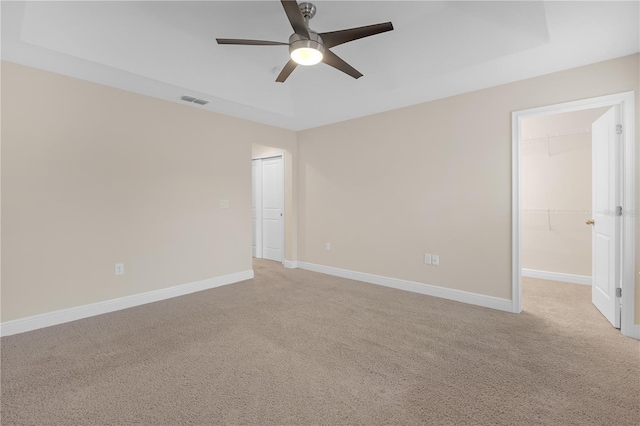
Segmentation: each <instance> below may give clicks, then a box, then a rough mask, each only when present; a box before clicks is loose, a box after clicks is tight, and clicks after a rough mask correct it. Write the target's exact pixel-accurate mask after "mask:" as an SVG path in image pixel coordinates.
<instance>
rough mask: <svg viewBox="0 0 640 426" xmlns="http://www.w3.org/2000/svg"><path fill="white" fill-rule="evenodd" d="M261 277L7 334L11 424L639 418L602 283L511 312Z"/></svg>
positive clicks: (259, 266) (535, 285) (528, 291)
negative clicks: (597, 297) (603, 311)
mask: <svg viewBox="0 0 640 426" xmlns="http://www.w3.org/2000/svg"><path fill="white" fill-rule="evenodd" d="M255 271H256V278H255V279H254V280H250V281H245V282H242V283H238V284H234V285H230V286H225V287H221V288H217V289H213V290H209V291H204V292H200V293H196V294H192V295H188V296H184V297H180V298H176V299H172V300H167V301H162V302H158V303H154V304H150V305H144V306H140V307H136V308H132V309H128V310H125V311H120V312H115V313H111V314H106V315H102V316H99V317H93V318H88V319H85V320H81V321H76V322H73V323H68V324H63V325H60V326H55V327H51V328H47V329H42V330H36V331H33V332H29V333H25V334H22V335H16V336H10V337H5V338H2V342H1V343H2V379H1V380H2V382H1V384H2V424H3V425H4V426H8V425H36V424H37V425H94V424H108V425H131V424H144V425H186V424H190V425H209V424H254V425H266V424H279V425H286V424H292V425H293V424H300V425H309V424H325V425H337V424H364V425H373V424H438V425H480V424H486V425H497V424H505V425H526V424H536V425H538V424H543V425H591V424H593V425H611V424H616V425H637V424H638V420H639V418H640V417H639V415H640V414H639V413H640V411H639V410H640V342H638V341H634V340H631V339H628V338H625V337H623V336H621V335H620V333H619V332H618V331H617V330H615V329H613V328H612V327H611V326H609V325H608V323H607V322H606V321H605V320H604V319H603V318H602V317H601V316H600V314H599V313H598V312H597V311H596V310H595V308H593V307H592V306H591V304H590V302H589V298H590V296H589V290H590V289H589V288H588V287H586V286H579V285H573V284H565V283H557V282H548V281H547V282H544V281H538V280H526V282H525V283H524V297H523V300H524V309H525V312H524V313H523V314H521V315H514V314H509V313H504V312H498V311H493V310H490V309H485V308H480V307H474V306H471V305H465V304H462V303H457V302H451V301H446V300H442V299H436V298H431V297H427V296H423V295H418V294H413V293H408V292H403V291H399V290H394V289H389V288H384V287H379V286H375V285H371V284H365V283H359V282H356V281H350V280H345V279H339V278H335V277H330V276H327V275H322V274H317V273H313V272H308V271H302V270H286V269H284V268H283V267H282V266H281V265H280V264H277V263H274V262H269V261H256V262H255Z"/></svg>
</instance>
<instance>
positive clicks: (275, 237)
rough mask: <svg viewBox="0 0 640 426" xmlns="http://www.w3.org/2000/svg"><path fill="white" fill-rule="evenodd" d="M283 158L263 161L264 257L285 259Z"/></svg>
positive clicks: (280, 260) (278, 259)
mask: <svg viewBox="0 0 640 426" xmlns="http://www.w3.org/2000/svg"><path fill="white" fill-rule="evenodd" d="M283 176H284V175H283V167H282V157H275V158H266V159H264V160H262V257H264V258H265V259H270V260H277V261H279V262H282V259H283V232H282V231H283V226H282V223H283V202H282V201H283V198H284V184H283V182H284V180H283Z"/></svg>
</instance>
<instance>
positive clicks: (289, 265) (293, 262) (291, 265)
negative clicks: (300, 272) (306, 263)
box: [284, 259, 298, 269]
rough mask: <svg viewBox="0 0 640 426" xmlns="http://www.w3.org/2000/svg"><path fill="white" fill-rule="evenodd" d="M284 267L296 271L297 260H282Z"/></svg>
mask: <svg viewBox="0 0 640 426" xmlns="http://www.w3.org/2000/svg"><path fill="white" fill-rule="evenodd" d="M284 267H285V268H288V269H296V268H297V267H298V261H297V260H287V259H285V260H284Z"/></svg>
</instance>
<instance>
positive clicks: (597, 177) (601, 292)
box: [591, 107, 620, 328]
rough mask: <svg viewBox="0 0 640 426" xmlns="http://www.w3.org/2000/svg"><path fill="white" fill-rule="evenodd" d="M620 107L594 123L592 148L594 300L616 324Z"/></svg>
mask: <svg viewBox="0 0 640 426" xmlns="http://www.w3.org/2000/svg"><path fill="white" fill-rule="evenodd" d="M619 123H620V121H619V109H618V107H613V108H611V109H610V110H609V111H607V112H606V113H604V114H603V115H602V116H601V117H600V118H598V119H597V120H596V121H595V122H594V123H593V125H592V136H591V137H592V149H593V153H592V156H593V163H592V164H593V172H592V176H593V199H592V205H593V208H592V210H593V221H594V223H593V225H592V227H593V231H592V250H593V252H592V271H591V273H592V275H591V277H592V280H593V285H592V289H591V291H592V293H591V300H592V301H593V304H594V305H595V306H596V308H598V310H600V312H602V314H603V315H604V316H605V317H606V318H607V320H609V322H610V323H611V324H613V326H614V327H617V328H619V327H620V301H619V299H617V298H616V287H617V286H619V284H618V283H619V282H620V272H619V267H618V265H619V259H620V257H619V253H620V244H619V243H620V242H619V239H618V238H619V229H620V218H619V216H617V215H616V206H618V205H619V200H620V199H619V197H620V195H619V194H620V191H619V188H620V178H619V174H618V155H619V149H620V148H619V146H620V138H619V136H618V134H617V133H616V125H617V124H619Z"/></svg>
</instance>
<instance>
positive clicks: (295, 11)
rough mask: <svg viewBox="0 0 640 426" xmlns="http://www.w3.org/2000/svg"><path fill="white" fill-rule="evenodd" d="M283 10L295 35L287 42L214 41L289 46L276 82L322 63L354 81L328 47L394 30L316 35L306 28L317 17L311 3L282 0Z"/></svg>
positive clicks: (370, 28)
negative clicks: (289, 56)
mask: <svg viewBox="0 0 640 426" xmlns="http://www.w3.org/2000/svg"><path fill="white" fill-rule="evenodd" d="M281 3H282V7H284V11H285V13H286V14H287V18H289V22H290V23H291V26H292V27H293V31H294V33H293V34H292V35H291V37H289V42H288V43H282V42H278V41H267V40H244V39H235V38H217V39H216V40H217V41H218V44H240V45H250V46H289V53H290V55H291V59H290V60H289V62H287V64H286V65H285V66H284V68H283V69H282V71H281V72H280V75H278V78H277V79H276V81H277V82H279V83H284V81H285V80H286V79H287V77H289V75H291V73H292V72H293V70H294V69H295V68H296V67H297V66H298V65H315V64H317V63H319V62H324V63H325V64H327V65H330V66H332V67H334V68H336V69H338V70H340V71H342V72H344V73H346V74H348V75H350V76H351V77H353V78H360V77H362V74H361V73H360V72H358V70H356V69H355V68H353V67H352V66H351V65H349V64H348V63H346V62H345V61H343V60H342V59H341V58H340V57H338V55H336V54H335V53H333V52H332V51H331V50H329V49H330V48H332V47H334V46H338V45H339V44H343V43H347V42H350V41H353V40H358V39H360V38H364V37H369V36H372V35H376V34H380V33H384V32H387V31H391V30H393V25H392V24H391V22H385V23H382V24H375V25H367V26H364V27H357V28H350V29H347V30H340V31H331V32H326V33H317V32H315V31H312V30H311V29H310V28H309V20H310V19H311V18H313V17H314V16H315V14H316V6H315V5H314V4H312V3H300V4H299V5H298V3H297V2H296V1H295V0H281Z"/></svg>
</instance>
